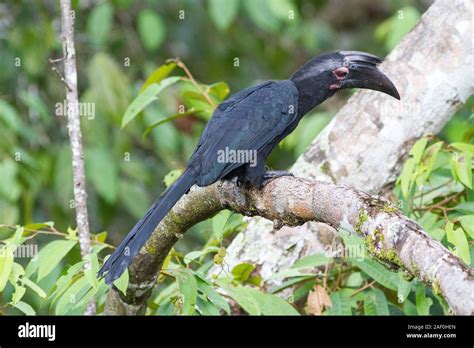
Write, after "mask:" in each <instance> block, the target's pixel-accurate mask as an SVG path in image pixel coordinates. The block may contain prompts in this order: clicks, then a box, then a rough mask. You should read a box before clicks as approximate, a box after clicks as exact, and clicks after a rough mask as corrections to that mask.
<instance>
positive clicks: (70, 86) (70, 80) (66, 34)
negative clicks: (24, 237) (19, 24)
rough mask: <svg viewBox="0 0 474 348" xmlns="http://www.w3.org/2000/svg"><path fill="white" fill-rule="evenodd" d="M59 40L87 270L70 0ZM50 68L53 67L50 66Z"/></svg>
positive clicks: (63, 0)
mask: <svg viewBox="0 0 474 348" xmlns="http://www.w3.org/2000/svg"><path fill="white" fill-rule="evenodd" d="M61 39H62V41H63V54H64V56H63V58H62V59H61V60H62V61H63V62H64V78H61V80H62V81H63V82H64V83H65V84H66V101H67V116H68V118H67V120H68V122H67V127H68V131H69V139H70V141H71V149H72V169H73V180H74V202H75V208H76V222H77V230H78V236H79V245H80V247H81V256H82V258H83V259H84V268H85V269H87V268H90V267H91V265H90V262H89V261H88V259H87V258H86V256H87V255H89V254H90V253H91V252H92V249H91V242H90V232H89V218H88V214H87V192H86V178H85V174H84V152H83V149H82V133H81V123H80V115H79V96H78V92H77V69H76V49H75V47H74V12H73V11H72V10H71V1H70V0H61ZM56 61H58V60H53V61H51V63H54V62H56ZM53 70H55V68H54V67H53ZM56 72H57V70H56ZM85 314H87V315H93V314H95V302H91V303H90V304H89V306H88V307H87V309H86V313H85Z"/></svg>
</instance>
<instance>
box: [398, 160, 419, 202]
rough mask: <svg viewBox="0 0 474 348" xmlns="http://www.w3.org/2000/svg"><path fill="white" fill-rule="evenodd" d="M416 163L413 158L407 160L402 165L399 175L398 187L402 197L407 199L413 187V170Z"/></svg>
mask: <svg viewBox="0 0 474 348" xmlns="http://www.w3.org/2000/svg"><path fill="white" fill-rule="evenodd" d="M415 165H416V161H415V159H414V158H409V159H407V160H406V161H405V163H404V164H403V169H402V173H401V174H400V187H401V190H402V194H403V197H405V198H407V197H408V195H409V194H410V191H411V187H412V185H413V170H414V169H415Z"/></svg>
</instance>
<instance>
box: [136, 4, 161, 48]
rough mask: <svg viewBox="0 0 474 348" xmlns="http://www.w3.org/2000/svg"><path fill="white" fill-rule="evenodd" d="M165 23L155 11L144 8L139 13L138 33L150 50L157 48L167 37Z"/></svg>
mask: <svg viewBox="0 0 474 348" xmlns="http://www.w3.org/2000/svg"><path fill="white" fill-rule="evenodd" d="M165 29H166V28H165V25H164V24H163V21H162V20H161V17H160V16H159V15H158V14H157V13H156V12H154V11H151V10H142V11H140V13H139V14H138V33H139V34H140V38H141V41H142V43H143V46H144V47H145V49H146V50H148V51H154V50H156V49H157V48H158V47H159V46H160V45H161V43H162V42H163V40H164V39H165Z"/></svg>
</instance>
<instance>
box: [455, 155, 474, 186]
mask: <svg viewBox="0 0 474 348" xmlns="http://www.w3.org/2000/svg"><path fill="white" fill-rule="evenodd" d="M452 164H453V165H454V170H455V172H456V176H457V178H458V179H459V181H461V183H463V184H464V185H465V186H467V187H468V188H470V189H472V155H471V153H470V152H462V153H454V154H453V162H452Z"/></svg>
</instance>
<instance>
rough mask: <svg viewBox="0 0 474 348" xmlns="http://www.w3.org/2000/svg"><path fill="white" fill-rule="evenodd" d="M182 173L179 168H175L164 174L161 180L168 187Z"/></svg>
mask: <svg viewBox="0 0 474 348" xmlns="http://www.w3.org/2000/svg"><path fill="white" fill-rule="evenodd" d="M181 174H183V171H182V170H181V169H175V170H172V171H171V172H169V173H168V174H166V175H165V177H164V179H163V182H164V183H165V186H166V187H170V186H171V185H172V184H173V183H174V182H175V181H176V180H178V178H179V177H180V176H181Z"/></svg>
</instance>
